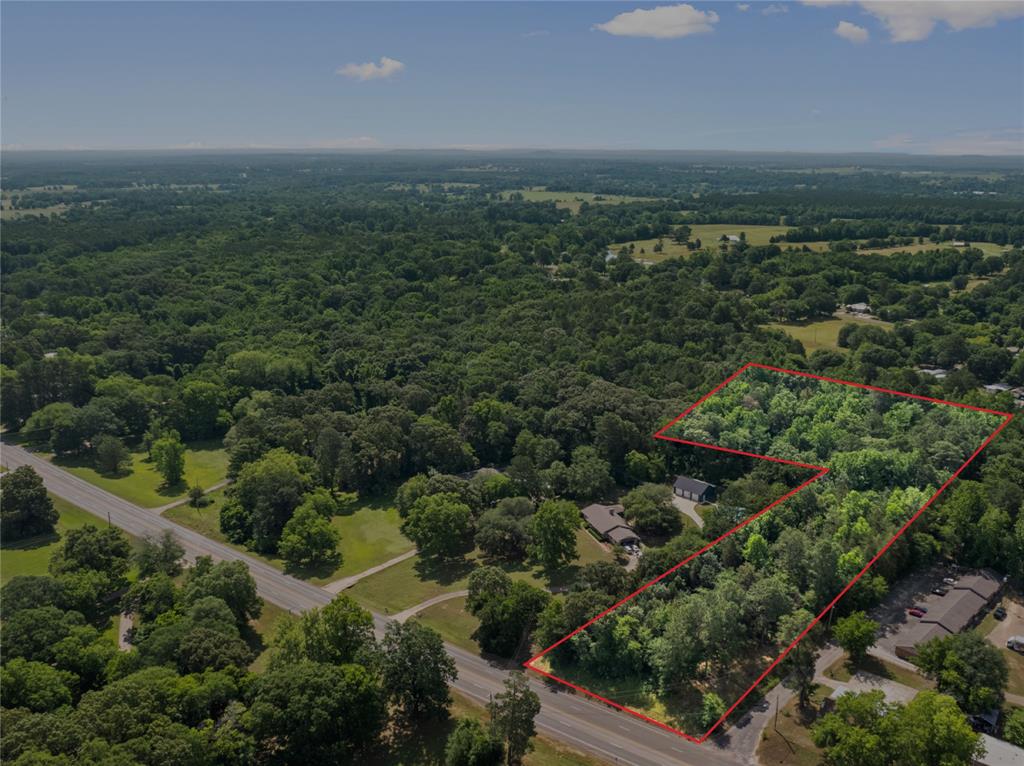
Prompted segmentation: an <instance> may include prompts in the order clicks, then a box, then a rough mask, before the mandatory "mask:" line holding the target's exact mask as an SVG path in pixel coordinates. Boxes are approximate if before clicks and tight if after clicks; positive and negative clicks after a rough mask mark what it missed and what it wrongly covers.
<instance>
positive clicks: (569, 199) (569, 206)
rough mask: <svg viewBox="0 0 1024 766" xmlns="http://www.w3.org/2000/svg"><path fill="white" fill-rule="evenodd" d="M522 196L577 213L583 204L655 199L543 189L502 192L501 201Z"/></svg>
mask: <svg viewBox="0 0 1024 766" xmlns="http://www.w3.org/2000/svg"><path fill="white" fill-rule="evenodd" d="M517 192H518V193H519V194H522V195H523V199H524V200H525V201H526V202H554V203H555V207H557V208H561V209H563V210H569V211H571V212H573V213H578V212H579V209H580V205H581V204H582V203H583V202H589V203H590V204H592V205H621V204H623V203H626V202H651V201H653V200H655V199H657V198H656V197H631V196H629V195H627V194H595V193H592V192H572V191H548V190H547V189H545V188H543V187H535V188H532V189H512V190H510V191H506V192H502V193H501V198H502V199H505V200H507V199H510V198H511V195H513V194H515V193H517Z"/></svg>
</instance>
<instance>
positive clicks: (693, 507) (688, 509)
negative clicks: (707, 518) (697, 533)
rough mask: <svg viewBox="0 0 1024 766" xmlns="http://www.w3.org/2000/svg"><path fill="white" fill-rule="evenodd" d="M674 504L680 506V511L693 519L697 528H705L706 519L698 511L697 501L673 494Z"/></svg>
mask: <svg viewBox="0 0 1024 766" xmlns="http://www.w3.org/2000/svg"><path fill="white" fill-rule="evenodd" d="M672 505H674V506H675V507H676V508H678V509H679V512H680V513H682V514H683V515H685V516H688V517H689V518H691V519H693V523H694V524H696V525H697V529H703V528H704V519H702V518H701V516H700V514H699V513H697V501H695V500H687V499H686V498H685V497H679V495H672Z"/></svg>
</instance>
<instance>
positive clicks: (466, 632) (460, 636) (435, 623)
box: [412, 596, 480, 653]
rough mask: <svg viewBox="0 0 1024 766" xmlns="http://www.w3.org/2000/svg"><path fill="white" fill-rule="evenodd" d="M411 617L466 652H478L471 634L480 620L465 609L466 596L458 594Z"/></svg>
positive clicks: (477, 646) (478, 646) (477, 645)
mask: <svg viewBox="0 0 1024 766" xmlns="http://www.w3.org/2000/svg"><path fill="white" fill-rule="evenodd" d="M412 619H415V620H416V621H417V622H420V623H422V624H423V625H426V626H427V627H428V628H433V629H434V630H436V631H437V632H438V633H440V634H441V638H443V639H444V640H445V641H447V642H448V643H450V644H454V645H455V646H457V647H459V648H460V649H465V650H466V651H467V652H474V653H479V651H480V645H479V644H478V643H477V642H476V641H474V640H473V639H472V638H471V636H472V635H473V633H475V632H476V629H477V628H479V627H480V620H478V619H477V618H476V617H474V616H473V615H471V614H470V613H469V612H467V611H466V597H465V596H459V597H458V598H453V599H451V600H449V601H442V602H441V603H440V604H434V605H433V606H431V607H428V608H426V609H424V610H423V611H422V612H420V613H419V614H417V615H416V616H415V617H413V618H412Z"/></svg>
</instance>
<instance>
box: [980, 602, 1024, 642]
mask: <svg viewBox="0 0 1024 766" xmlns="http://www.w3.org/2000/svg"><path fill="white" fill-rule="evenodd" d="M999 604H1000V605H1002V607H1003V608H1004V609H1005V610H1006V619H1005V620H1002V621H1000V622H997V623H996V626H995V627H994V628H993V629H992V631H991V632H990V633H989V634H988V640H989V641H991V642H992V643H993V644H995V645H996V646H998V647H1000V648H1005V647H1006V641H1007V640H1008V639H1009V638H1010V636H1024V604H1022V603H1021V602H1020V601H1019V600H1013V599H1011V598H1010V597H1009V596H1007V597H1005V598H1003V599H1002V600H1001V601H1000V602H999Z"/></svg>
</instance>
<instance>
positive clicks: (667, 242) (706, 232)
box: [608, 223, 828, 263]
mask: <svg viewBox="0 0 1024 766" xmlns="http://www.w3.org/2000/svg"><path fill="white" fill-rule="evenodd" d="M688 225H689V226H690V241H691V242H694V241H696V240H698V239H699V240H700V245H701V248H702V249H710V250H717V249H718V246H719V244H721V242H720V240H721V238H722V236H723V235H724V236H729V235H730V234H731V235H733V236H736V237H738V236H739V235H740V232H743V233H744V234H745V235H746V237H747V243H748V244H750V245H755V246H760V245H768V244H771V242H770V241H769V240H770V239H771V238H772V237H778V236H780V235H782V234H785V233H786V232H787V231H788V230H789V229H790V228H791V227H789V226H757V225H747V224H731V223H695V224H688ZM657 243H658V238H657V237H654V238H652V239H637V240H632V241H630V242H616V243H615V244H613V245H609V246H608V249H609V250H611V251H612V252H613V253H618V252H619V249H620V248H621V247H623V246H624V245H625V246H626V247H628V246H629V245H633V258H635V259H637V260H643V261H651V262H652V263H659V262H660V261H664V260H666V259H668V258H677V257H684V258H685V257H686V256H688V255H689V254H690V253H691V252H693V251H692V250H690V248H688V247H687V246H686V245H680V244H678V243H676V242H675V240H673V239H672V235H671V234H668V235H666V236H664V237H662V238H661V243H662V251H661V252H660V253H656V252H654V246H655V245H656V244H657ZM777 244H778V246H779V247H780V248H782V249H786V248H787V247H794V248H796V249H800V248H802V247H803V246H804V245H806V246H807V247H808V248H809V249H810V250H814V251H816V252H825V251H826V250H828V242H779V243H777ZM641 250H643V251H644V252H642V253H641V252H640V251H641Z"/></svg>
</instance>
